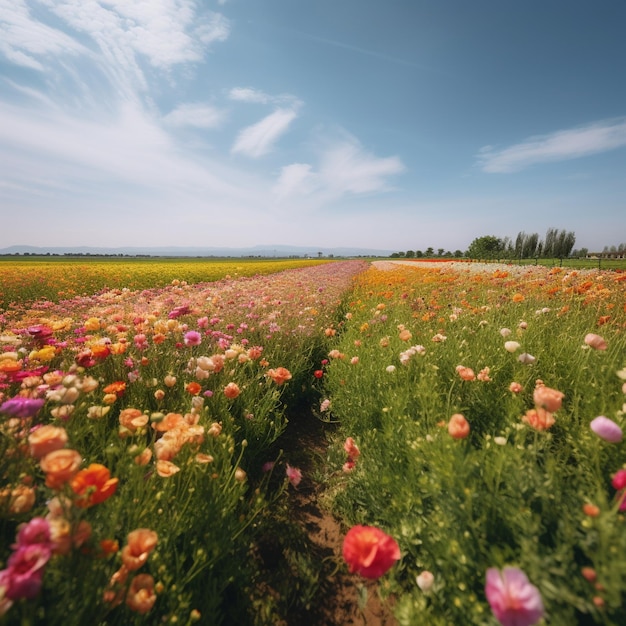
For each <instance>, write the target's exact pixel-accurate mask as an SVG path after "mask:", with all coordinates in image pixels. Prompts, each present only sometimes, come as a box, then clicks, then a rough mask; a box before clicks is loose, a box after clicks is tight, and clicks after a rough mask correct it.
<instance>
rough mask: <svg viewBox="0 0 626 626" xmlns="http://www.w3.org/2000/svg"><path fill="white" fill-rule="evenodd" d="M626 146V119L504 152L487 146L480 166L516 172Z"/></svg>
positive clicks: (561, 132) (546, 137)
mask: <svg viewBox="0 0 626 626" xmlns="http://www.w3.org/2000/svg"><path fill="white" fill-rule="evenodd" d="M624 146H626V120H625V119H618V120H606V121H602V122H596V123H594V124H589V125H587V126H582V127H579V128H572V129H568V130H559V131H556V132H554V133H550V134H548V135H540V136H537V137H530V138H529V139H527V140H526V141H523V142H521V143H519V144H515V145H513V146H510V147H508V148H504V149H502V150H496V149H494V148H493V147H492V146H485V147H484V148H482V149H481V150H480V151H479V153H478V155H477V160H478V163H479V165H480V167H481V169H482V170H483V172H487V173H490V174H492V173H498V174H499V173H509V172H517V171H520V170H523V169H526V168H527V167H531V166H532V165H535V164H537V163H547V162H551V161H565V160H568V159H578V158H581V157H585V156H589V155H592V154H598V153H600V152H607V151H608V150H615V149H616V148H622V147H624Z"/></svg>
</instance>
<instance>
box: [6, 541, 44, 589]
mask: <svg viewBox="0 0 626 626" xmlns="http://www.w3.org/2000/svg"><path fill="white" fill-rule="evenodd" d="M51 556H52V551H51V549H50V546H49V545H47V544H43V543H33V544H26V545H23V546H20V547H18V549H17V550H16V551H15V552H14V553H13V554H12V555H11V556H10V557H9V560H8V562H7V565H8V567H7V569H6V571H7V572H8V581H9V585H8V587H7V589H6V591H5V594H6V597H7V598H9V599H10V600H19V599H20V598H34V597H35V596H36V595H37V594H38V593H39V590H40V589H41V582H42V577H43V570H44V567H45V565H46V563H47V562H48V561H49V560H50V557H51Z"/></svg>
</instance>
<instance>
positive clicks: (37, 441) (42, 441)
mask: <svg viewBox="0 0 626 626" xmlns="http://www.w3.org/2000/svg"><path fill="white" fill-rule="evenodd" d="M66 443H67V432H66V431H65V429H64V428H59V427H58V426H52V424H46V425H45V426H40V427H39V428H38V429H37V430H34V431H33V432H32V433H31V434H30V435H29V436H28V445H29V449H30V455H31V456H32V457H33V458H35V459H41V458H43V457H44V456H46V454H49V453H50V452H54V451H55V450H60V449H61V448H63V447H65V444H66Z"/></svg>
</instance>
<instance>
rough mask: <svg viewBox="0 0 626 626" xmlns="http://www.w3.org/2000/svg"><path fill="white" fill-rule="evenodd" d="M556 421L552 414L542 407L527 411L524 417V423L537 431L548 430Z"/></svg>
mask: <svg viewBox="0 0 626 626" xmlns="http://www.w3.org/2000/svg"><path fill="white" fill-rule="evenodd" d="M555 421H556V420H555V419H554V416H553V415H552V413H550V412H549V411H546V409H543V408H541V407H537V408H535V409H529V410H528V411H526V414H525V415H523V416H522V422H525V423H526V424H528V425H529V426H531V427H532V428H534V429H535V430H548V428H550V426H552V425H553V424H554V422H555Z"/></svg>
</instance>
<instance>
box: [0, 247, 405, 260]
mask: <svg viewBox="0 0 626 626" xmlns="http://www.w3.org/2000/svg"><path fill="white" fill-rule="evenodd" d="M392 252H393V251H392V250H375V249H372V248H348V247H346V248H343V247H339V248H325V247H323V246H320V247H315V246H285V245H275V246H252V247H248V248H219V247H206V248H200V247H189V248H186V247H182V246H163V247H160V246H155V247H124V248H106V247H98V248H96V247H90V246H73V247H72V246H65V247H64V246H42V247H37V246H9V247H8V248H0V255H8V254H19V255H47V254H50V255H53V254H54V255H61V256H63V255H93V256H100V255H108V256H111V255H123V256H155V257H160V256H167V257H227V258H228V257H233V258H241V257H265V258H268V257H269V258H272V257H290V256H297V257H305V256H308V257H317V256H319V255H320V253H321V255H322V256H324V257H328V256H334V257H354V256H381V257H387V256H389V255H390V254H391V253H392Z"/></svg>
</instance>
